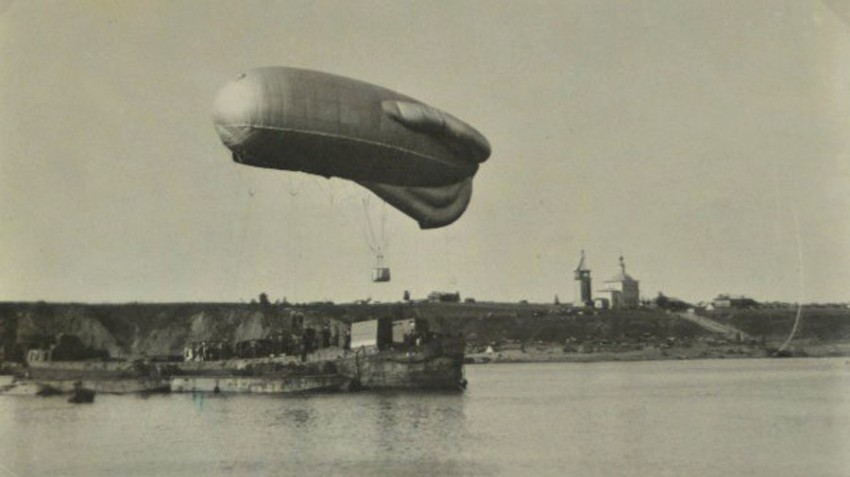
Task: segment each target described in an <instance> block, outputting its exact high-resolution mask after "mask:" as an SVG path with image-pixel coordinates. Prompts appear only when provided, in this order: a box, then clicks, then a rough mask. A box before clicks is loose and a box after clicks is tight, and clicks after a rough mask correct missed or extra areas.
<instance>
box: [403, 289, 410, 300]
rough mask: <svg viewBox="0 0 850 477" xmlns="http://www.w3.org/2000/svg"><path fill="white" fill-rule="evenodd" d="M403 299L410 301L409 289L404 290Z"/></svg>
mask: <svg viewBox="0 0 850 477" xmlns="http://www.w3.org/2000/svg"><path fill="white" fill-rule="evenodd" d="M404 301H410V291H409V290H405V291H404Z"/></svg>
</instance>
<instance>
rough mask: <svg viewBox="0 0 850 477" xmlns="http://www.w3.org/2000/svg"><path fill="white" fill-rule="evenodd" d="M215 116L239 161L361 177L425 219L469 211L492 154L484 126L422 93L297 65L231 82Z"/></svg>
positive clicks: (441, 220) (435, 223)
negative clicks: (476, 181)
mask: <svg viewBox="0 0 850 477" xmlns="http://www.w3.org/2000/svg"><path fill="white" fill-rule="evenodd" d="M213 119H214V123H215V127H216V130H217V132H218V134H219V136H220V138H221V141H222V142H223V143H224V145H225V146H227V147H228V148H229V149H230V150H231V151H232V152H233V159H234V160H235V161H237V162H239V163H242V164H246V165H251V166H257V167H266V168H272V169H282V170H291V171H300V172H306V173H310V174H318V175H322V176H325V177H341V178H345V179H350V180H353V181H356V182H358V183H359V184H361V185H363V186H364V187H366V188H368V189H369V190H371V191H372V192H374V193H375V194H376V195H378V196H380V197H381V198H383V199H384V200H385V201H387V203H389V204H390V205H392V206H393V207H395V208H397V209H399V210H400V211H402V212H403V213H405V214H407V215H409V216H410V217H412V218H414V219H415V220H417V221H418V222H419V225H420V226H421V227H422V228H434V227H441V226H444V225H448V224H450V223H452V222H453V221H455V220H456V219H457V218H458V217H460V216H461V215H462V214H463V212H464V211H465V210H466V207H467V205H468V204H469V200H470V197H471V193H472V180H471V179H472V177H473V176H474V175H475V173H476V172H477V170H478V167H479V164H480V163H481V162H483V161H485V160H486V159H487V158H488V157H489V155H490V144H489V143H488V141H487V139H486V138H485V137H484V136H483V135H482V134H481V133H479V132H478V131H477V130H475V129H474V128H472V127H471V126H469V125H468V124H466V123H464V122H463V121H461V120H459V119H457V118H455V117H454V116H452V115H450V114H448V113H445V112H442V111H440V110H438V109H436V108H433V107H431V106H428V105H427V104H424V103H422V102H420V101H417V100H415V99H413V98H410V97H407V96H404V95H401V94H399V93H396V92H393V91H390V90H388V89H386V88H382V87H380V86H376V85H372V84H369V83H365V82H362V81H358V80H354V79H350V78H345V77H341V76H336V75H331V74H328V73H322V72H317V71H310V70H302V69H296V68H287V67H273V68H259V69H255V70H251V71H248V72H246V73H244V74H242V75H240V76H239V77H238V78H236V79H235V80H233V81H231V82H230V83H228V84H227V85H225V86H224V87H223V88H222V89H221V91H220V92H219V93H218V96H217V97H216V101H215V107H214V113H213Z"/></svg>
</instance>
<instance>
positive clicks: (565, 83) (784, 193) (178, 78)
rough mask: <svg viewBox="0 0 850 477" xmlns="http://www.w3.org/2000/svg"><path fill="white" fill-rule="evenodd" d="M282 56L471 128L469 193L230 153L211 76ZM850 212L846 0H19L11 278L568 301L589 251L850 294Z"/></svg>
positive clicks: (597, 261)
mask: <svg viewBox="0 0 850 477" xmlns="http://www.w3.org/2000/svg"><path fill="white" fill-rule="evenodd" d="M273 65H285V66H294V67H301V68H309V69H315V70H320V71H326V72H330V73H334V74H338V75H343V76H348V77H352V78H357V79H360V80H363V81H367V82H370V83H374V84H378V85H381V86H384V87H387V88H389V89H392V90H395V91H398V92H400V93H403V94H406V95H408V96H412V97H414V98H417V99H419V100H422V101H424V102H426V103H428V104H430V105H432V106H435V107H437V108H440V109H442V110H444V111H447V112H449V113H451V114H452V115H454V116H456V117H459V118H461V119H462V120H464V121H466V122H468V123H470V124H471V125H473V126H474V127H475V128H477V129H478V130H480V131H481V132H482V133H483V134H484V135H485V136H486V137H487V138H488V140H489V141H490V143H491V145H492V149H493V153H492V155H491V157H490V159H489V160H488V161H487V162H485V163H484V164H483V165H482V167H481V169H480V170H479V172H478V174H477V175H476V177H475V180H474V186H473V196H472V202H471V204H470V206H469V208H468V209H467V211H466V213H465V214H464V215H463V216H462V217H461V218H460V219H459V220H458V221H457V222H455V223H454V224H452V225H450V226H448V227H445V228H441V229H437V230H428V231H423V230H420V229H419V228H418V226H417V225H416V223H415V222H414V221H413V220H412V219H410V218H408V217H407V216H405V215H404V214H402V213H400V212H398V211H396V210H395V209H392V208H391V207H389V206H385V207H382V206H381V204H380V200H378V199H377V198H376V197H372V199H369V200H368V204H364V199H366V198H368V197H369V192H367V191H366V190H365V189H362V188H360V187H359V186H356V185H354V184H352V183H350V182H347V181H344V180H340V179H331V180H326V179H324V178H319V177H314V176H308V175H305V174H302V173H294V172H285V171H272V170H265V169H257V168H251V167H247V166H244V165H239V164H236V163H234V162H233V161H232V160H231V158H230V154H229V151H228V150H227V149H226V148H225V147H224V146H223V145H222V144H221V142H220V140H219V139H218V136H217V134H216V132H215V130H214V128H213V124H212V117H211V111H212V104H213V99H214V98H215V94H216V92H217V91H218V90H219V89H220V88H221V87H222V86H223V85H224V84H225V83H227V82H228V81H230V80H231V79H233V78H235V77H236V76H238V75H239V74H240V73H241V72H243V71H245V70H248V69H251V68H255V67H259V66H273ZM367 217H370V218H369V219H368V220H367ZM848 218H850V8H848V4H846V3H844V2H842V1H840V0H823V1H810V0H776V1H771V2H764V1H747V0H734V1H717V0H706V1H697V0H694V1H681V0H651V1H635V0H610V1H608V0H606V1H576V0H564V1H551V2H547V1H531V0H526V1H521V2H515V1H483V0H482V1H452V2H433V1H345V2H343V1H240V2H232V1H201V0H184V1H171V0H168V1H139V0H134V1H111V0H78V1H59V2H47V1H39V0H33V1H26V2H22V1H11V2H10V1H8V0H5V1H0V220H2V222H0V223H1V224H2V225H0V271H2V273H0V301H10V300H27V301H29V300H47V301H83V302H101V301H105V302H129V301H142V302H173V301H181V302H182V301H248V300H251V299H254V298H256V297H257V296H258V294H259V293H261V292H265V293H267V294H268V296H269V297H270V299H272V300H273V301H274V300H278V299H283V298H284V297H285V298H287V299H288V300H289V301H291V302H307V301H316V300H333V301H336V302H347V301H353V300H357V299H365V298H367V297H368V298H372V299H373V300H380V301H396V300H399V299H401V296H402V294H403V292H404V290H409V291H410V292H411V294H412V295H413V297H414V298H417V297H424V296H425V295H427V294H428V293H429V292H430V291H432V290H445V291H459V292H460V293H461V295H462V297H474V298H476V299H478V300H493V301H517V300H529V301H531V302H551V301H553V300H554V298H555V296H558V298H559V299H560V301H562V302H569V301H571V300H572V299H573V293H574V292H573V290H574V286H573V276H572V273H573V272H572V271H573V270H574V268H575V267H576V265H577V263H578V260H579V256H580V253H581V250H585V253H586V255H587V262H586V263H587V264H588V265H589V268H591V270H592V276H593V280H594V288H595V289H599V288H602V287H603V286H604V285H603V282H604V280H606V279H609V278H610V277H612V276H613V275H615V274H616V273H617V272H618V271H619V268H618V258H619V256H620V255H621V254H622V255H623V256H624V257H625V263H626V266H627V272H628V273H629V274H630V275H632V276H633V277H634V278H635V279H637V280H640V287H641V295H643V296H645V297H648V298H651V297H654V296H656V295H657V294H658V293H659V292H663V293H664V294H666V295H668V296H675V297H679V298H682V299H685V300H689V301H692V302H698V301H702V300H710V299H711V298H713V297H714V296H716V295H717V294H720V293H732V294H743V295H747V296H750V297H753V298H755V299H757V300H763V301H773V300H781V301H789V302H795V301H802V302H830V301H832V302H835V301H841V302H845V301H850V220H849V219H848ZM382 220H383V221H384V223H385V234H384V239H385V240H386V243H387V248H386V253H385V255H386V262H387V264H388V265H389V266H390V268H391V270H392V281H391V282H389V283H383V284H376V283H372V282H371V280H370V274H371V268H372V267H373V266H374V264H375V256H374V254H373V253H372V251H371V250H370V248H369V240H368V239H367V235H368V234H367V231H368V228H369V224H371V225H372V227H373V228H374V227H377V226H378V224H380V223H381V222H382Z"/></svg>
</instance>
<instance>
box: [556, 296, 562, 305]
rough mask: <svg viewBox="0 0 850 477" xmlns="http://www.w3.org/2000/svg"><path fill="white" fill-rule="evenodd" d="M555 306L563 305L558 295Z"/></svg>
mask: <svg viewBox="0 0 850 477" xmlns="http://www.w3.org/2000/svg"><path fill="white" fill-rule="evenodd" d="M555 304H556V305H560V304H561V299H560V298H558V295H557V294H555Z"/></svg>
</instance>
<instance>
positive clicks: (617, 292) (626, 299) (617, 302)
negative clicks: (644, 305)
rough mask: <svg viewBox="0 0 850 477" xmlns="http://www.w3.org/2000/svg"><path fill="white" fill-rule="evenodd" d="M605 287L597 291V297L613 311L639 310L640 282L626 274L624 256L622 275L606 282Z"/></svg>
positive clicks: (621, 264) (621, 258)
mask: <svg viewBox="0 0 850 477" xmlns="http://www.w3.org/2000/svg"><path fill="white" fill-rule="evenodd" d="M603 286H604V288H602V289H601V290H597V291H596V294H597V297H598V298H601V299H603V300H606V301H607V302H608V306H610V307H611V308H612V309H615V310H616V309H622V308H637V307H638V306H640V287H639V284H638V281H637V280H635V279H634V278H632V277H631V276H630V275H629V274H628V273H626V261H625V260H624V259H623V256H622V255H621V256H620V273H618V274H616V275H614V276H613V277H612V278H611V279H610V280H605V282H604V284H603ZM598 298H597V299H598ZM603 303H604V302H603Z"/></svg>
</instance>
